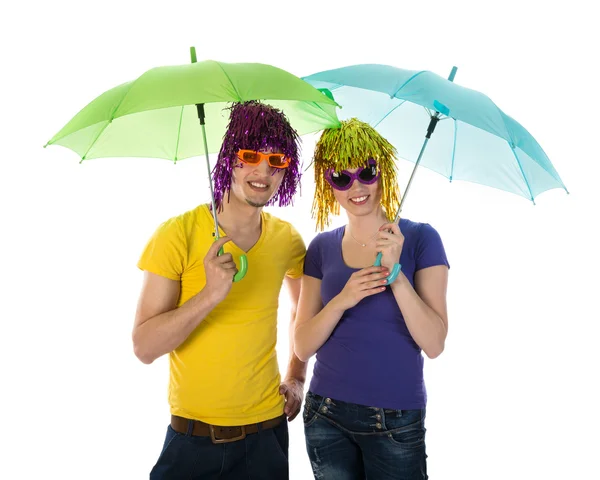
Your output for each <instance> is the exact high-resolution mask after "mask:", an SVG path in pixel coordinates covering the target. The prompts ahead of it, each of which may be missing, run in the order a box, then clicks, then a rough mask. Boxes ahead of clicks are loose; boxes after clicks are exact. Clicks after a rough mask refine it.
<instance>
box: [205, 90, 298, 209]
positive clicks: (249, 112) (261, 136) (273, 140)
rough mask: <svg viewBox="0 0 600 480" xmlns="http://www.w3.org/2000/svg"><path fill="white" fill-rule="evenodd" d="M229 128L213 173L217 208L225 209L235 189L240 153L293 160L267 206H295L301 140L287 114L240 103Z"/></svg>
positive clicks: (232, 116)
mask: <svg viewBox="0 0 600 480" xmlns="http://www.w3.org/2000/svg"><path fill="white" fill-rule="evenodd" d="M230 110H231V114H230V117H229V125H228V126H227V131H226V132H225V136H224V138H223V145H222V146H221V151H220V152H219V157H218V158H217V165H216V166H215V168H214V169H213V172H212V174H213V183H214V193H215V204H216V205H217V209H218V210H219V211H220V210H221V209H222V205H223V200H224V198H225V194H226V193H227V200H225V201H228V200H229V191H230V189H231V177H232V174H233V169H234V168H235V165H236V164H237V163H238V158H237V153H238V151H239V150H240V149H248V150H255V151H259V150H265V149H268V148H270V149H272V151H274V152H281V153H284V154H285V155H286V156H287V157H289V159H290V164H289V166H288V167H287V168H286V169H285V170H284V174H283V180H282V181H281V185H280V186H279V190H277V192H276V193H275V195H273V196H272V197H271V199H270V200H269V202H268V203H267V205H275V204H276V203H278V205H279V206H280V207H285V206H287V205H290V204H291V203H292V198H293V197H294V195H295V194H296V190H297V188H298V185H299V183H300V175H301V173H300V165H299V163H300V161H299V150H300V148H299V143H300V138H299V137H298V133H297V132H296V130H294V129H293V128H292V126H291V125H290V123H289V122H288V120H287V118H286V117H285V115H284V114H283V112H281V111H279V110H277V109H276V108H274V107H271V106H270V105H265V104H263V103H259V102H257V101H254V100H253V101H249V102H244V103H236V104H234V105H233V106H232V107H231V108H230Z"/></svg>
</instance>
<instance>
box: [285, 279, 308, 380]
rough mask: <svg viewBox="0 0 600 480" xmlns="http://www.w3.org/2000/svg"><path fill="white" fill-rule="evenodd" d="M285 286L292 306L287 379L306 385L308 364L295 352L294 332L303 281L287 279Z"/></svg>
mask: <svg viewBox="0 0 600 480" xmlns="http://www.w3.org/2000/svg"><path fill="white" fill-rule="evenodd" d="M285 284H286V287H287V289H288V292H289V294H290V302H291V304H292V311H291V318H290V331H289V336H290V338H289V342H290V357H289V362H288V369H287V374H286V378H295V379H297V380H300V381H301V382H302V383H304V381H305V380H306V362H303V361H302V360H300V359H299V358H298V357H297V356H296V353H295V351H294V330H295V328H296V313H297V312H298V300H299V299H300V286H301V285H302V279H301V278H291V277H285Z"/></svg>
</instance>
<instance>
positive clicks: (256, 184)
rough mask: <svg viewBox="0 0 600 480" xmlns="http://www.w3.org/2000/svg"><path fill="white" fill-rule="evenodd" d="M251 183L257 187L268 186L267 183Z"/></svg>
mask: <svg viewBox="0 0 600 480" xmlns="http://www.w3.org/2000/svg"><path fill="white" fill-rule="evenodd" d="M250 185H252V186H253V187H256V188H267V185H266V184H264V183H257V182H250Z"/></svg>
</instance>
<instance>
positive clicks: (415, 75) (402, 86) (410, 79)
mask: <svg viewBox="0 0 600 480" xmlns="http://www.w3.org/2000/svg"><path fill="white" fill-rule="evenodd" d="M426 72H427V70H422V71H420V72H417V73H415V74H414V75H413V76H412V77H410V78H409V79H408V80H407V81H406V82H404V83H403V84H402V85H400V88H399V89H398V90H396V91H395V92H394V94H393V95H392V97H395V96H396V95H397V94H398V92H399V91H400V90H402V89H403V88H404V87H406V85H407V84H408V83H409V82H412V81H413V80H414V79H415V78H416V77H418V76H419V75H421V74H422V73H426Z"/></svg>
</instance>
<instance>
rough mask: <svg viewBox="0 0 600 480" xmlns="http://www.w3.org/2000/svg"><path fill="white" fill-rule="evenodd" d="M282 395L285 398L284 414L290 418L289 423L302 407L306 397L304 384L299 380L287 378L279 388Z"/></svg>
mask: <svg viewBox="0 0 600 480" xmlns="http://www.w3.org/2000/svg"><path fill="white" fill-rule="evenodd" d="M279 393H280V395H284V396H285V408H284V410H283V411H284V413H285V415H286V416H287V417H288V422H291V421H292V420H293V419H294V418H296V415H298V412H300V407H301V406H302V398H303V397H304V382H302V381H300V380H298V379H297V378H286V379H285V380H284V381H283V382H282V384H281V385H280V386H279Z"/></svg>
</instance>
